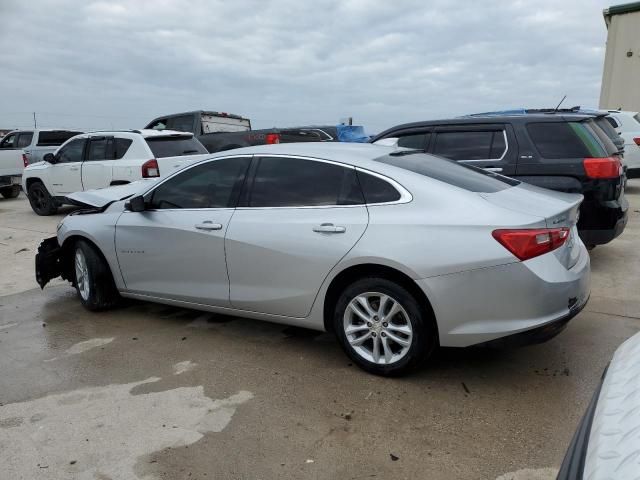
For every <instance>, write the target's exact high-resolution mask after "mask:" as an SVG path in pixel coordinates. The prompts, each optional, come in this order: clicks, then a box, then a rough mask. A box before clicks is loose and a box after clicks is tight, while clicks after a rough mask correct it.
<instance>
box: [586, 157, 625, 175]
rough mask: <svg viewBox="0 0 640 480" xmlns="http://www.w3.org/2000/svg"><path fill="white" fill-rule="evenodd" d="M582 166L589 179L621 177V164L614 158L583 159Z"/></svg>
mask: <svg viewBox="0 0 640 480" xmlns="http://www.w3.org/2000/svg"><path fill="white" fill-rule="evenodd" d="M583 165H584V171H585V172H586V173H587V177H589V178H616V177H619V176H620V175H622V163H620V160H618V159H617V158H615V157H606V158H585V159H584V162H583Z"/></svg>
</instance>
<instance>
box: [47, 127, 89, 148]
mask: <svg viewBox="0 0 640 480" xmlns="http://www.w3.org/2000/svg"><path fill="white" fill-rule="evenodd" d="M81 133H82V132H69V131H66V130H63V131H51V132H40V133H38V146H39V147H59V146H60V145H62V144H63V143H64V142H66V141H67V140H69V139H70V138H71V137H75V136H76V135H80V134H81Z"/></svg>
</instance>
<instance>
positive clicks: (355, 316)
mask: <svg viewBox="0 0 640 480" xmlns="http://www.w3.org/2000/svg"><path fill="white" fill-rule="evenodd" d="M334 328H335V331H336V334H337V336H338V338H339V340H340V342H341V344H342V348H343V349H344V351H345V352H346V353H347V355H348V356H349V357H350V358H351V359H352V360H353V361H354V362H355V363H356V364H358V366H360V367H361V368H362V369H364V370H366V371H368V372H370V373H374V374H377V375H386V376H394V375H401V374H404V373H407V372H408V371H410V370H412V369H413V368H415V367H416V366H418V365H420V364H421V363H422V362H423V361H424V360H425V359H426V358H427V357H428V356H429V355H430V354H431V352H432V351H433V349H434V347H435V346H436V344H437V337H436V335H437V330H436V328H435V326H434V323H433V319H432V318H431V317H430V315H428V314H427V313H426V311H425V309H424V308H421V306H420V304H419V303H418V301H417V300H416V298H415V297H414V296H413V295H412V294H411V293H410V292H409V291H408V290H407V289H406V288H404V287H403V286H401V285H399V284H397V283H395V282H392V281H390V280H387V279H384V278H374V277H370V278H363V279H361V280H358V281H356V282H354V283H352V284H351V285H350V286H348V287H347V288H346V289H345V291H344V292H343V293H342V295H341V296H340V298H339V300H338V302H337V304H336V309H335V313H334Z"/></svg>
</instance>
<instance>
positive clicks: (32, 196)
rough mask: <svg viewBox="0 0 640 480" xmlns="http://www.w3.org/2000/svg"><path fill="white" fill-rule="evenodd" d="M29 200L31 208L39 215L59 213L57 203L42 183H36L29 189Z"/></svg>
mask: <svg viewBox="0 0 640 480" xmlns="http://www.w3.org/2000/svg"><path fill="white" fill-rule="evenodd" d="M27 198H28V199H29V203H30V204H31V208H32V209H33V211H34V212H36V213H37V214H38V215H42V216H46V215H53V214H54V213H56V212H57V211H58V207H57V205H56V201H55V200H54V198H53V197H52V196H51V195H50V194H49V192H48V191H47V189H46V187H45V186H44V185H43V184H42V183H40V182H35V183H33V184H32V185H31V186H30V187H29V191H28V192H27Z"/></svg>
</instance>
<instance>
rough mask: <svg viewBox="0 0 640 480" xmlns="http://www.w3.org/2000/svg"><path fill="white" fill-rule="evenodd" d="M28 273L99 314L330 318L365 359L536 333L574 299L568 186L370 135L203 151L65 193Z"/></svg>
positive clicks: (320, 322) (578, 296) (576, 246)
mask: <svg viewBox="0 0 640 480" xmlns="http://www.w3.org/2000/svg"><path fill="white" fill-rule="evenodd" d="M68 200H69V201H70V202H72V203H75V204H78V205H82V206H84V207H85V208H84V209H83V210H80V211H78V212H77V214H72V215H69V216H67V217H66V218H65V219H64V220H63V221H62V222H61V224H60V225H59V227H58V234H57V237H53V238H51V239H47V240H45V241H43V243H42V245H41V246H40V249H39V253H38V255H37V257H36V277H37V280H38V283H39V284H40V285H41V286H44V285H45V284H46V283H47V282H48V281H49V279H51V278H54V277H57V276H61V277H62V278H65V279H67V280H69V281H70V282H72V283H73V285H75V288H76V289H77V292H78V296H79V298H80V301H81V302H82V304H83V305H84V306H85V307H87V308H88V309H90V310H100V309H104V308H108V307H112V306H114V305H116V304H117V302H118V300H119V298H120V297H130V298H136V299H142V300H148V301H152V302H160V303H165V304H170V305H176V306H182V307H187V308H194V309H201V310H207V311H212V312H220V313H225V314H231V315H237V316H244V317H250V318H255V319H261V320H267V321H271V322H279V323H283V324H289V325H296V326H301V327H307V328H312V329H317V330H329V331H334V332H335V333H336V335H337V337H338V339H339V341H340V343H341V344H342V346H343V348H344V350H345V352H346V353H347V355H348V356H349V357H351V359H352V360H353V361H354V362H355V363H357V364H358V365H359V366H361V367H362V368H364V369H365V370H367V371H370V372H373V373H377V374H383V375H394V374H400V373H403V372H406V371H408V370H409V369H411V368H413V367H415V366H416V365H419V364H420V363H422V362H423V361H424V360H425V359H426V358H427V357H428V356H429V355H430V354H431V352H432V351H433V350H434V348H435V347H437V346H439V345H441V346H456V347H465V346H469V345H476V344H480V343H510V342H513V343H523V342H538V341H543V340H545V339H547V338H550V337H552V336H553V335H555V334H557V333H558V332H559V331H560V330H561V329H562V328H563V327H564V325H566V323H567V322H568V320H569V319H570V318H572V317H573V316H574V315H576V314H577V313H578V312H579V311H580V310H581V309H582V308H583V306H584V305H585V303H586V302H587V299H588V296H589V277H590V270H589V256H588V253H587V251H586V249H585V247H584V245H583V244H582V242H581V241H580V238H579V236H578V232H577V229H576V221H577V216H578V207H579V205H580V202H581V200H582V197H581V196H580V195H570V194H562V193H557V192H551V191H548V190H543V189H539V188H536V187H532V186H528V185H526V184H522V183H520V182H517V181H515V180H511V179H509V178H506V177H502V176H500V175H496V174H494V173H490V172H485V171H483V170H480V169H476V168H473V167H468V166H465V165H460V164H457V163H455V162H453V161H450V160H446V159H442V158H439V157H434V156H430V155H426V154H424V153H420V152H418V151H409V150H394V149H391V148H389V147H384V146H377V145H356V144H322V143H317V144H282V145H269V146H261V147H251V148H246V149H238V150H234V151H232V152H221V153H219V154H217V155H213V156H212V157H211V158H210V159H207V160H204V161H202V162H200V163H197V164H194V165H191V166H189V167H187V168H185V169H183V170H181V171H179V172H177V173H175V174H174V175H172V176H170V177H168V178H166V179H162V180H159V181H149V182H138V183H135V184H130V185H124V186H120V187H113V188H108V189H103V190H94V191H87V192H80V193H76V194H72V195H69V197H68Z"/></svg>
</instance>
